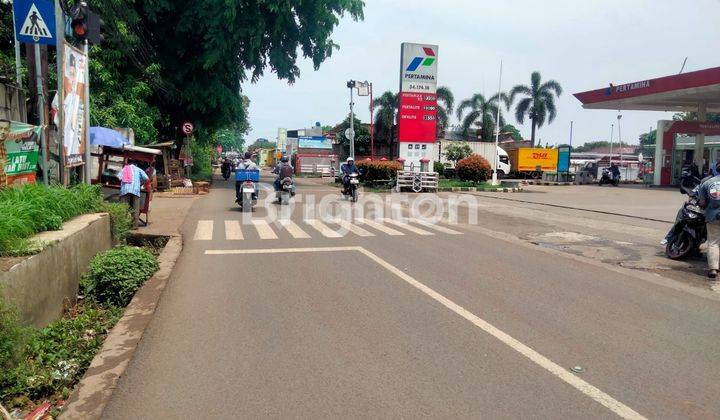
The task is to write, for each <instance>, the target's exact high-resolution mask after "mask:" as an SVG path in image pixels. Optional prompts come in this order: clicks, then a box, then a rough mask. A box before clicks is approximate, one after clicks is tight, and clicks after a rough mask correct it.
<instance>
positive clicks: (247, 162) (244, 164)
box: [235, 152, 260, 200]
mask: <svg viewBox="0 0 720 420" xmlns="http://www.w3.org/2000/svg"><path fill="white" fill-rule="evenodd" d="M250 158H252V153H250V152H245V158H244V159H243V160H242V161H240V163H238V165H237V167H236V169H243V170H247V171H258V170H260V168H258V166H257V165H256V164H255V162H253V161H252V160H251V159H250ZM235 196H236V197H239V196H240V185H239V184H237V183H236V184H235ZM257 197H258V193H257V188H256V189H255V193H253V199H255V200H256V199H257Z"/></svg>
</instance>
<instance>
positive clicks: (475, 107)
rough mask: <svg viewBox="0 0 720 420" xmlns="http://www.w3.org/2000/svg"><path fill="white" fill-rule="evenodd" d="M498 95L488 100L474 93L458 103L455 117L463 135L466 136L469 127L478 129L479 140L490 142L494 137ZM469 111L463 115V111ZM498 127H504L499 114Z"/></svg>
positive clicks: (502, 119) (503, 121)
mask: <svg viewBox="0 0 720 420" xmlns="http://www.w3.org/2000/svg"><path fill="white" fill-rule="evenodd" d="M499 98H500V97H499V96H498V95H493V96H492V97H490V98H489V99H485V97H484V96H483V95H482V94H481V93H476V94H475V95H473V96H471V97H470V98H468V99H465V100H464V101H462V102H460V104H459V105H458V107H457V117H458V119H459V120H460V124H461V127H462V132H463V134H467V133H468V130H469V129H470V127H471V126H473V125H475V126H479V127H480V139H481V140H485V141H490V140H492V139H493V136H494V135H495V119H496V118H497V114H498V106H499V104H498V99H499ZM466 109H467V110H469V112H468V114H467V115H465V116H464V117H463V115H464V113H465V110H466ZM500 125H501V126H504V125H505V119H504V118H503V116H502V114H500Z"/></svg>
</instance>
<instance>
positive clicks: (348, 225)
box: [332, 219, 375, 237]
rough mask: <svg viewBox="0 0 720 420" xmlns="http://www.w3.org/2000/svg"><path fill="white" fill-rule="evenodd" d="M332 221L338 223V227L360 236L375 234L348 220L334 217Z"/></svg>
mask: <svg viewBox="0 0 720 420" xmlns="http://www.w3.org/2000/svg"><path fill="white" fill-rule="evenodd" d="M332 223H335V224H336V225H340V227H342V228H343V229H346V230H348V231H350V232H352V233H354V234H356V235H357V236H362V237H368V236H375V234H374V233H372V232H368V231H367V230H365V229H363V228H361V227H360V226H358V225H354V224H352V223H350V222H348V221H347V220H342V219H334V220H333V221H332Z"/></svg>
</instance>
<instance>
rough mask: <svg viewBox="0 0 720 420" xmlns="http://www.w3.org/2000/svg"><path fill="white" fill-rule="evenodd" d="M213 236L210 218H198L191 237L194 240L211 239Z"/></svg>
mask: <svg viewBox="0 0 720 420" xmlns="http://www.w3.org/2000/svg"><path fill="white" fill-rule="evenodd" d="M212 236H213V221H212V220H199V221H198V224H197V227H196V228H195V236H194V237H193V239H194V240H196V241H212Z"/></svg>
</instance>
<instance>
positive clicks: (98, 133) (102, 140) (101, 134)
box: [90, 127, 130, 149]
mask: <svg viewBox="0 0 720 420" xmlns="http://www.w3.org/2000/svg"><path fill="white" fill-rule="evenodd" d="M90 144H91V145H93V146H109V147H115V148H117V149H120V148H122V147H123V146H124V145H129V144H130V140H128V139H126V138H125V136H123V135H122V134H120V133H118V132H117V131H115V130H112V129H110V128H105V127H90Z"/></svg>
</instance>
